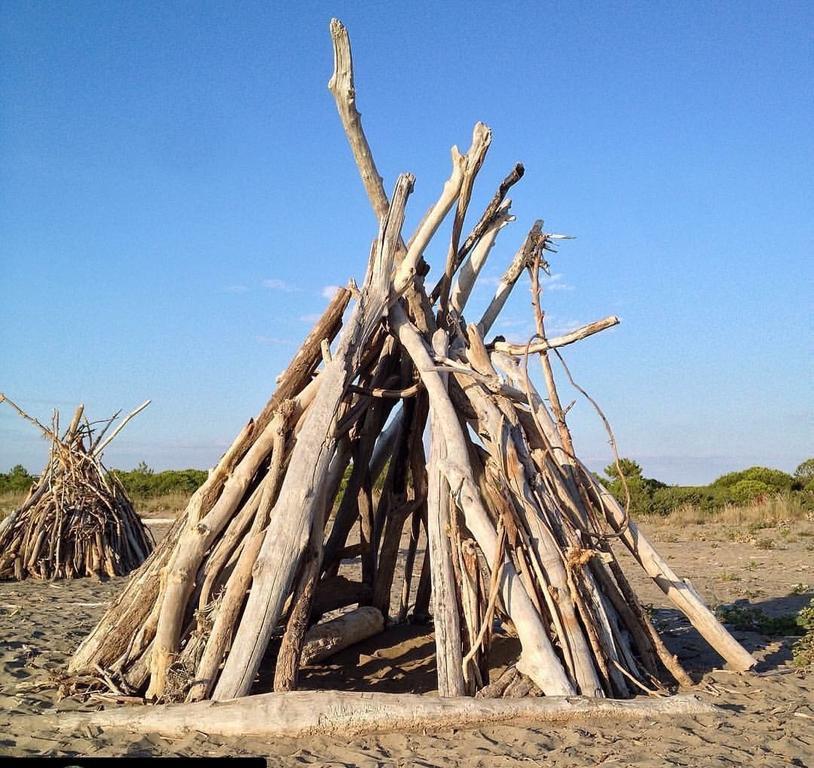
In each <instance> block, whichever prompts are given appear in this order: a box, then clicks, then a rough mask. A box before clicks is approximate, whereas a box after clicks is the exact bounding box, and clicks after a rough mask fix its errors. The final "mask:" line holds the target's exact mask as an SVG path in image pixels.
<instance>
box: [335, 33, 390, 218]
mask: <svg viewBox="0 0 814 768" xmlns="http://www.w3.org/2000/svg"><path fill="white" fill-rule="evenodd" d="M330 28H331V42H332V44H333V50H334V71H333V74H332V75H331V79H330V80H329V81H328V90H329V91H330V92H331V93H332V94H333V97H334V100H335V101H336V108H337V111H338V112H339V119H340V120H341V121H342V127H343V128H344V129H345V135H346V136H347V138H348V142H349V143H350V148H351V151H352V152H353V157H354V160H356V166H357V167H358V168H359V174H360V175H361V177H362V183H363V184H364V186H365V191H366V192H367V196H368V198H370V204H371V205H372V206H373V211H374V212H375V214H376V217H377V218H378V220H379V221H381V220H382V219H383V218H384V217H385V216H386V215H387V211H388V210H389V208H390V203H389V201H388V199H387V193H386V192H385V191H384V183H383V182H382V177H381V176H380V175H379V172H378V170H377V169H376V163H375V162H374V160H373V154H372V152H371V151H370V145H369V144H368V143H367V137H366V136H365V132H364V130H363V129H362V120H361V115H360V114H359V111H358V110H357V109H356V88H355V87H354V83H353V57H352V55H351V49H350V37H349V35H348V30H347V29H346V28H345V25H344V24H343V23H342V22H341V21H339V19H331V25H330Z"/></svg>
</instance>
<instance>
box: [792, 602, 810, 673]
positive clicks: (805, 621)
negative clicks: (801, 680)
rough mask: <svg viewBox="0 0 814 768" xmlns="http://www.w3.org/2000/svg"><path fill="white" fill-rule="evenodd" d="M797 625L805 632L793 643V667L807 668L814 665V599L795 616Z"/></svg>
mask: <svg viewBox="0 0 814 768" xmlns="http://www.w3.org/2000/svg"><path fill="white" fill-rule="evenodd" d="M797 624H798V625H799V626H800V627H801V628H802V629H803V630H804V631H805V635H804V636H803V637H802V638H801V639H800V640H798V641H797V643H795V645H794V648H793V649H792V651H791V653H792V656H793V658H794V665H795V666H797V667H807V666H808V665H809V664H814V598H812V599H811V600H810V601H809V603H808V606H807V607H805V608H803V610H802V611H800V613H799V614H797Z"/></svg>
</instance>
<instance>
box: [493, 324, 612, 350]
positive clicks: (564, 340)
mask: <svg viewBox="0 0 814 768" xmlns="http://www.w3.org/2000/svg"><path fill="white" fill-rule="evenodd" d="M620 322H621V320H619V318H618V317H616V315H609V316H608V317H603V318H602V319H601V320H595V321H594V322H592V323H588V324H587V325H583V326H581V327H579V328H576V329H575V330H573V331H569V332H568V333H564V334H563V335H562V336H555V337H554V338H553V339H546V340H545V341H535V342H533V343H532V344H529V345H526V344H511V343H509V342H508V341H493V342H492V343H491V344H489V345H487V347H489V348H491V349H494V350H496V351H497V352H503V353H504V354H507V355H525V354H526V352H527V351H528V353H529V354H530V355H533V354H537V353H539V352H545V351H546V350H548V349H555V348H557V347H566V346H568V345H569V344H573V343H574V342H575V341H580V340H581V339H587V338H588V336H593V335H594V334H595V333H599V332H600V331H604V330H605V329H606V328H613V326H615V325H619V323H620Z"/></svg>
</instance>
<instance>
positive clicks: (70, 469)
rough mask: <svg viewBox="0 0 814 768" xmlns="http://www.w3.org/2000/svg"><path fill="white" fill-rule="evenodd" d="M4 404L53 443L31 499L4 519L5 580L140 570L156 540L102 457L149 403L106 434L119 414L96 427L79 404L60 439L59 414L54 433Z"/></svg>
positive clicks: (1, 558) (1, 398)
mask: <svg viewBox="0 0 814 768" xmlns="http://www.w3.org/2000/svg"><path fill="white" fill-rule="evenodd" d="M0 402H6V403H8V404H9V405H10V406H11V407H12V408H14V409H15V410H16V411H17V412H18V413H19V414H20V415H21V416H22V417H23V418H25V419H27V420H28V421H30V422H32V423H33V424H34V425H35V426H36V427H37V428H38V429H40V430H41V431H42V433H43V435H44V436H45V437H46V438H47V439H48V440H49V441H50V443H51V447H50V450H49V453H48V462H47V464H46V465H45V468H44V469H43V471H42V473H41V474H40V476H39V478H38V479H37V481H36V482H35V483H34V484H33V485H32V487H31V490H30V492H29V494H28V497H27V498H26V500H25V501H24V502H23V504H22V505H21V506H20V507H19V508H18V509H16V510H14V511H13V512H12V513H11V514H10V515H9V516H8V517H6V518H5V519H4V520H3V521H2V522H0V579H17V580H20V579H24V578H26V577H29V576H31V577H34V578H38V579H63V578H65V579H70V578H74V577H77V576H96V577H101V576H123V575H124V574H127V573H129V572H130V571H132V570H133V569H134V568H137V567H138V566H139V565H141V564H142V563H143V562H144V560H145V559H146V558H147V556H148V555H149V554H150V552H151V550H152V548H153V541H152V537H151V535H150V533H149V532H148V531H147V529H146V528H145V527H144V524H143V523H142V522H141V520H140V519H139V517H138V515H136V513H135V510H134V509H133V504H132V502H131V501H130V499H129V497H128V496H127V493H126V491H125V490H124V487H123V486H122V484H121V482H120V481H119V479H118V478H117V477H116V476H115V475H114V474H110V473H109V472H108V471H107V470H106V469H105V468H104V466H103V465H102V460H101V456H102V452H103V451H104V449H105V448H106V447H107V446H108V445H109V444H110V442H111V441H112V440H113V438H114V437H115V436H116V435H117V434H118V433H119V431H120V430H121V428H122V427H123V426H124V425H125V424H126V423H127V422H128V421H129V420H130V419H131V418H132V417H133V416H135V415H136V413H138V412H139V411H141V410H142V408H145V407H146V406H147V405H148V403H144V405H142V406H140V407H139V408H138V409H136V411H134V412H133V413H131V414H130V416H128V417H127V418H126V419H123V420H122V421H121V422H120V423H119V425H118V426H117V427H116V428H115V429H114V431H113V432H112V433H111V434H110V435H107V437H106V434H107V431H108V430H109V429H110V427H111V426H112V425H113V423H114V421H115V419H116V418H117V416H118V414H117V415H116V416H114V417H113V418H111V419H108V420H107V421H105V422H103V423H102V426H101V429H95V428H94V425H93V424H91V422H89V421H88V420H87V418H86V417H85V414H84V407H83V406H81V405H80V406H79V407H78V408H77V409H76V411H75V412H74V415H73V419H71V423H70V424H69V425H68V427H67V429H66V430H65V431H64V433H62V434H60V426H59V412H57V411H55V412H54V417H53V420H52V423H51V427H50V428H48V427H46V426H44V425H43V424H41V423H40V422H38V421H37V420H36V419H33V418H32V417H30V416H28V415H27V414H26V413H24V412H23V411H22V410H21V409H20V408H19V407H18V406H17V405H16V404H14V403H13V402H12V401H11V400H9V399H8V398H7V397H5V395H2V394H0ZM148 402H149V401H148Z"/></svg>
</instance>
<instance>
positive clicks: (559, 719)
mask: <svg viewBox="0 0 814 768" xmlns="http://www.w3.org/2000/svg"><path fill="white" fill-rule="evenodd" d="M716 712H717V710H716V708H715V707H713V706H712V705H711V704H707V703H706V702H704V701H702V700H701V699H700V698H698V697H697V696H695V695H693V694H682V695H677V696H666V697H664V698H657V699H632V700H629V701H619V700H616V699H594V698H587V697H581V696H546V697H544V698H523V699H473V698H469V697H465V696H460V697H450V698H440V697H437V696H421V695H418V694H411V693H405V694H392V693H349V692H345V691H291V692H287V693H264V694H260V695H257V696H245V697H243V698H240V699H233V700H231V701H200V702H196V703H194V704H167V705H161V706H154V707H137V708H129V707H128V708H122V709H115V710H106V711H102V712H82V713H60V714H59V715H58V716H55V717H54V718H53V723H50V722H49V725H53V727H55V728H57V729H58V730H60V731H72V730H73V731H75V730H77V729H79V728H81V727H83V726H86V725H93V726H97V727H99V728H102V729H119V730H122V729H123V730H130V731H135V732H138V733H157V734H160V735H162V736H180V735H182V734H184V733H187V732H190V731H198V732H202V733H206V734H208V735H210V736H241V737H242V736H258V737H264V738H277V737H281V736H288V737H297V736H312V735H316V734H322V735H332V734H337V735H339V734H341V735H342V736H349V735H361V734H367V733H381V732H387V731H416V730H422V729H425V728H432V729H433V730H439V729H443V728H460V727H464V726H468V725H476V724H480V723H501V722H507V721H514V720H523V721H527V722H529V723H566V722H571V721H574V720H591V721H596V720H644V719H650V718H664V717H671V718H672V717H679V716H682V715H710V714H715V713H716Z"/></svg>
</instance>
